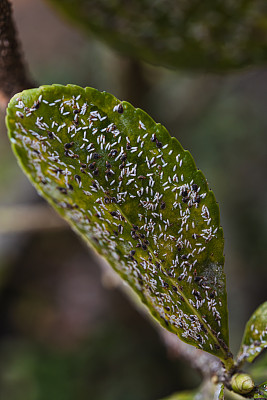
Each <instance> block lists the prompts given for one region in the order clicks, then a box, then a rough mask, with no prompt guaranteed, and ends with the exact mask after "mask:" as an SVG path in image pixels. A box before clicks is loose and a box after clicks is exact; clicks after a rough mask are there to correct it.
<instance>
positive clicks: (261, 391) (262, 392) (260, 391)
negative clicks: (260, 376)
mask: <svg viewBox="0 0 267 400" xmlns="http://www.w3.org/2000/svg"><path fill="white" fill-rule="evenodd" d="M254 399H258V400H259V399H262V400H264V399H267V382H264V383H262V384H261V385H259V386H258V387H257V389H256V391H255V394H254Z"/></svg>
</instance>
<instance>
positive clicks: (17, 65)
mask: <svg viewBox="0 0 267 400" xmlns="http://www.w3.org/2000/svg"><path fill="white" fill-rule="evenodd" d="M34 86H35V84H34V82H33V81H32V80H31V78H30V77H29V74H28V71H27V68H26V66H25V63H24V61H23V57H22V51H21V46H20V43H19V41H18V38H17V33H16V29H15V25H14V21H13V17H12V6H11V4H10V2H9V0H1V1H0V107H1V108H5V107H6V105H7V103H8V101H9V99H10V98H11V97H12V96H13V95H14V94H15V93H17V92H20V91H21V90H23V89H28V88H31V87H34Z"/></svg>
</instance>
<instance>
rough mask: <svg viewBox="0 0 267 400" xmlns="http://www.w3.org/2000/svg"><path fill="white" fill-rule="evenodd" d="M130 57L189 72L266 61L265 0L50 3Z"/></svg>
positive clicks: (68, 0)
mask: <svg viewBox="0 0 267 400" xmlns="http://www.w3.org/2000/svg"><path fill="white" fill-rule="evenodd" d="M49 2H50V3H51V4H53V5H55V6H56V7H57V8H58V9H59V10H60V11H62V12H63V13H64V14H65V15H66V16H67V17H68V18H70V19H72V20H73V21H75V22H76V23H77V24H78V25H80V26H81V27H83V28H84V29H87V30H89V31H90V32H93V33H94V34H96V35H97V36H99V37H100V38H101V39H102V40H103V41H105V42H107V43H108V44H110V45H111V46H113V47H114V48H115V49H117V50H119V51H121V52H122V53H125V54H127V55H130V56H133V57H137V58H141V59H143V60H145V61H148V62H150V63H153V64H160V65H164V66H166V67H170V68H185V69H188V70H207V71H215V72H219V71H227V70H232V69H236V68H240V67H247V66H250V65H259V64H263V63H266V61H267V2H266V0H235V1H229V0H224V1H214V0H179V1H176V0H158V1H152V0H135V1H120V0H113V1H111V0H60V1H59V0H49Z"/></svg>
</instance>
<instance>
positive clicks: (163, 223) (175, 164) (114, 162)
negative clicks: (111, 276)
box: [7, 85, 229, 364]
mask: <svg viewBox="0 0 267 400" xmlns="http://www.w3.org/2000/svg"><path fill="white" fill-rule="evenodd" d="M7 126H8V130H9V135H10V140H11V142H12V147H13V150H14V152H15V154H16V156H17V158H18V160H19V163H20V165H21V167H22V168H23V169H24V171H25V172H26V174H27V175H28V177H29V179H30V180H31V181H32V183H33V184H34V185H35V187H36V188H37V190H38V192H39V193H40V194H41V195H42V196H44V197H45V198H46V199H47V200H48V201H49V202H50V204H51V205H52V206H53V207H54V208H55V209H56V210H57V211H58V212H59V213H60V214H61V215H62V216H63V217H64V218H65V219H66V220H67V221H68V222H69V223H70V224H71V225H72V227H73V228H74V229H75V230H76V232H78V233H79V234H80V235H82V237H83V238H84V239H85V240H86V241H87V242H88V243H90V244H91V246H93V247H94V248H95V249H96V250H97V251H98V252H99V253H100V254H101V255H102V256H104V257H105V258H106V259H107V260H108V261H109V263H110V264H111V265H112V266H113V268H114V269H115V270H116V271H117V272H118V273H119V274H120V275H121V277H122V278H123V279H124V280H125V281H127V282H128V284H129V285H130V286H131V287H132V288H133V289H134V290H135V292H136V293H137V294H138V295H139V296H140V298H141V300H142V301H143V302H144V303H145V304H146V305H147V307H148V308H149V309H150V311H151V313H152V314H153V316H154V317H155V318H156V319H157V320H158V321H159V322H160V323H161V324H162V325H163V326H164V327H165V328H167V329H168V330H170V331H171V332H174V333H176V334H177V335H178V336H179V337H180V338H181V339H182V340H184V341H185V342H187V343H189V344H192V345H194V346H196V347H198V348H201V349H204V350H206V351H208V352H210V353H212V354H215V355H217V356H218V357H220V358H221V359H223V360H227V359H228V358H229V354H228V353H229V350H228V317H227V304H226V303H227V302H226V289H225V275H224V272H223V263H224V257H223V232H222V228H221V227H220V220H219V210H218V205H217V203H216V201H215V198H214V195H213V193H212V192H211V191H210V190H209V189H208V186H207V182H206V179H205V178H204V176H203V174H202V173H201V172H200V171H199V170H197V168H196V166H195V164H194V161H193V159H192V156H191V155H190V153H189V152H188V151H184V150H183V148H182V146H181V145H180V144H179V142H178V141H177V140H176V139H174V138H171V137H170V135H169V133H168V132H167V131H166V129H165V128H164V127H162V125H160V124H156V123H155V122H154V121H153V120H152V119H151V118H150V117H149V116H148V115H147V114H146V113H145V112H144V111H142V110H140V109H135V108H134V107H133V106H132V105H130V104H129V103H127V102H120V101H119V100H118V99H116V98H115V97H113V96H112V95H110V94H108V93H100V92H98V91H97V90H95V89H92V88H86V89H82V88H80V87H78V86H74V85H68V86H67V87H65V86H61V85H53V86H43V87H40V88H39V89H31V90H28V91H24V92H22V93H19V94H17V95H16V96H14V97H13V99H12V100H11V102H10V104H9V107H8V111H7ZM227 362H229V359H228V361H226V364H227Z"/></svg>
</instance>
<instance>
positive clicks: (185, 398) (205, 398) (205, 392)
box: [162, 382, 224, 400]
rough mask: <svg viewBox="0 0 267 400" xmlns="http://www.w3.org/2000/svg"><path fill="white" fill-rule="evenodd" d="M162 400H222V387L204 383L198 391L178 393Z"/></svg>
mask: <svg viewBox="0 0 267 400" xmlns="http://www.w3.org/2000/svg"><path fill="white" fill-rule="evenodd" d="M162 400H224V385H223V384H222V383H218V384H217V385H214V384H213V383H212V382H206V383H205V384H203V385H202V386H201V387H200V388H199V389H198V390H193V391H190V392H189V391H186V392H180V393H179V392H178V393H175V394H173V395H171V396H170V397H166V398H164V399H162Z"/></svg>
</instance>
